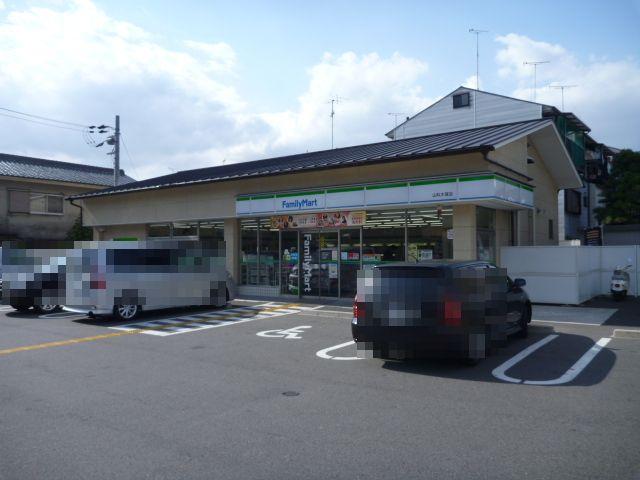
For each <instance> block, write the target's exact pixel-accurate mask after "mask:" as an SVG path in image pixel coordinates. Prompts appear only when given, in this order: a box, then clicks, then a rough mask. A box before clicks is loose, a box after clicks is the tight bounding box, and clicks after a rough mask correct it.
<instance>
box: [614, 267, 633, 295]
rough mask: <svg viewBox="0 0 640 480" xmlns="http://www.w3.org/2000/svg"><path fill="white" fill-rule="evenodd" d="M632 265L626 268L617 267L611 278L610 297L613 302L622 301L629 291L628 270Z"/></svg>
mask: <svg viewBox="0 0 640 480" xmlns="http://www.w3.org/2000/svg"><path fill="white" fill-rule="evenodd" d="M631 267H632V265H627V266H626V267H620V266H617V267H616V268H615V270H614V271H613V276H612V277H611V296H612V297H613V299H614V300H618V301H620V300H624V299H625V298H626V296H627V291H628V290H629V270H630V269H631Z"/></svg>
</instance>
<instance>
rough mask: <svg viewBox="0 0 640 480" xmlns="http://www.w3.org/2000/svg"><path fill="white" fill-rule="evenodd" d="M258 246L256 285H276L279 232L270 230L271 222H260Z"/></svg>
mask: <svg viewBox="0 0 640 480" xmlns="http://www.w3.org/2000/svg"><path fill="white" fill-rule="evenodd" d="M258 240H259V244H260V251H259V261H260V263H259V267H258V283H257V284H258V285H269V286H276V285H278V272H279V268H280V260H279V254H278V245H279V232H278V229H277V228H271V220H270V219H269V218H263V219H261V220H260V232H259V235H258Z"/></svg>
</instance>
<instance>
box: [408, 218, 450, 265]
mask: <svg viewBox="0 0 640 480" xmlns="http://www.w3.org/2000/svg"><path fill="white" fill-rule="evenodd" d="M452 229H453V208H452V207H451V206H447V207H430V208H420V209H416V210H409V211H408V212H407V260H408V261H409V262H420V261H424V260H432V259H438V260H439V259H443V258H453V230H452Z"/></svg>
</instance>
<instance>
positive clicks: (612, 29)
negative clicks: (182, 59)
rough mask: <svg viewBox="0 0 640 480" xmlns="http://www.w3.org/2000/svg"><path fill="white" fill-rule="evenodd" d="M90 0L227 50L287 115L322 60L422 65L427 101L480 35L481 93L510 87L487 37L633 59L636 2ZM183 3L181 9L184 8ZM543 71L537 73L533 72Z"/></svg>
mask: <svg viewBox="0 0 640 480" xmlns="http://www.w3.org/2000/svg"><path fill="white" fill-rule="evenodd" d="M135 3H136V5H135V6H131V2H127V1H124V2H123V1H120V0H116V1H110V2H98V4H100V5H101V6H102V7H103V8H104V9H105V10H106V11H107V12H109V13H112V14H113V15H114V16H116V17H119V18H123V19H127V20H130V21H133V22H134V23H136V24H138V25H140V26H142V27H144V28H145V29H147V30H149V31H152V32H154V33H156V34H158V35H161V36H163V37H164V39H165V40H166V41H167V42H171V41H172V40H178V41H180V40H181V39H185V38H191V39H194V40H199V41H203V42H226V43H228V44H230V45H232V46H233V48H234V49H235V50H236V52H237V54H238V57H239V59H240V73H241V75H242V78H241V85H242V87H241V89H242V92H243V93H244V94H245V95H247V97H248V98H250V99H251V101H252V103H255V105H257V106H259V107H262V108H283V107H285V108H287V107H293V106H294V103H295V97H296V92H302V91H303V90H304V88H305V86H306V83H307V78H306V75H305V68H307V67H309V66H311V65H314V64H315V63H317V62H318V59H319V58H321V57H322V54H323V53H324V52H334V53H339V52H343V51H347V50H349V51H354V52H356V53H359V54H363V53H369V52H377V53H379V54H380V55H381V56H383V57H386V56H389V55H391V54H393V53H394V52H399V53H400V54H402V55H404V56H408V57H412V58H418V59H423V60H425V61H427V62H429V65H430V75H429V77H430V78H429V89H430V90H431V91H430V92H429V93H431V94H432V95H439V94H445V93H447V92H448V91H450V90H452V89H453V87H454V86H457V84H458V83H461V82H462V80H464V79H466V78H467V77H469V76H470V75H472V74H473V73H474V70H475V37H474V36H473V35H471V34H470V33H468V29H469V28H470V27H475V28H478V29H483V30H489V33H487V34H485V35H483V36H481V44H480V48H481V55H482V58H481V77H482V78H483V79H485V88H487V89H489V90H494V89H498V90H500V89H501V88H503V87H509V82H508V81H504V80H503V79H500V78H499V77H498V76H497V75H496V74H495V70H496V66H495V62H494V57H495V54H496V52H497V50H498V45H497V44H495V42H493V41H492V40H493V38H495V37H496V36H498V35H505V34H508V33H511V32H516V33H518V34H521V35H525V36H528V37H530V38H533V39H538V40H543V41H545V42H548V43H553V44H560V45H564V46H566V47H567V48H569V49H570V50H571V51H572V52H573V53H575V54H576V55H577V56H578V57H579V58H582V59H588V58H589V57H591V56H596V57H604V58H610V59H617V58H623V57H626V56H635V57H637V56H638V55H639V54H640V27H639V25H640V2H631V1H611V2H605V1H599V2H598V1H581V2H576V1H574V2H570V1H562V2H558V1H535V2H521V1H513V2H507V1H483V2H460V1H446V2H443V1H437V2H427V1H406V2H401V1H399V2H389V1H384V2H383V1H350V2H344V1H323V2H310V1H308V2H292V1H290V2H277V1H269V2H261V1H253V2H247V1H234V2H228V1H224V2H222V1H204V2H171V1H169V2H167V1H162V2H157V1H139V0H138V1H136V2H135ZM185 5H188V7H186V8H185ZM540 68H544V67H540Z"/></svg>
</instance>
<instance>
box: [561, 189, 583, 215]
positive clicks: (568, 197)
mask: <svg viewBox="0 0 640 480" xmlns="http://www.w3.org/2000/svg"><path fill="white" fill-rule="evenodd" d="M580 197H582V195H581V193H580V192H578V191H576V190H565V192H564V211H565V212H567V213H572V214H575V215H580V201H581V198H580Z"/></svg>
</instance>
